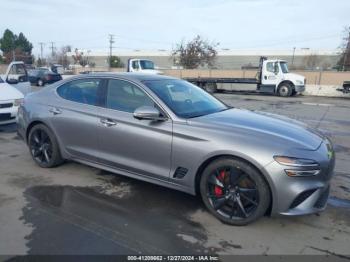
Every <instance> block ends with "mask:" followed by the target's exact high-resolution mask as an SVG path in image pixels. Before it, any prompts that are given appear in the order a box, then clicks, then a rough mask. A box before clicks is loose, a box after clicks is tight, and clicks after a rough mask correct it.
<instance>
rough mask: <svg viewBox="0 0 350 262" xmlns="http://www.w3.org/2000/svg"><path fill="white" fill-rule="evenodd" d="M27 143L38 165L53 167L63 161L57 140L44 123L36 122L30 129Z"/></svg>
mask: <svg viewBox="0 0 350 262" xmlns="http://www.w3.org/2000/svg"><path fill="white" fill-rule="evenodd" d="M28 145H29V150H30V153H31V156H32V158H33V160H34V161H35V163H37V164H38V165H39V166H40V167H45V168H50V167H55V166H57V165H59V164H61V163H62V162H63V159H62V157H61V153H60V151H59V147H58V143H57V140H56V138H55V136H54V134H53V133H52V132H51V130H50V129H49V128H48V127H47V126H45V125H42V124H38V125H36V126H34V127H33V128H32V129H31V130H30V132H29V136H28Z"/></svg>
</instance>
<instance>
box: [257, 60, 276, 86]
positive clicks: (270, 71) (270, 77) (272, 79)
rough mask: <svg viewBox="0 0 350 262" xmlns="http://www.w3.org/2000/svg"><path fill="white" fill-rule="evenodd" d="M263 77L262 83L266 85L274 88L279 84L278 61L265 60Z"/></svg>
mask: <svg viewBox="0 0 350 262" xmlns="http://www.w3.org/2000/svg"><path fill="white" fill-rule="evenodd" d="M263 73H264V75H263V77H262V79H261V83H262V84H263V85H264V86H271V87H272V88H274V87H275V86H276V84H277V79H278V73H279V67H278V63H277V62H270V61H268V62H267V61H265V62H264V65H263Z"/></svg>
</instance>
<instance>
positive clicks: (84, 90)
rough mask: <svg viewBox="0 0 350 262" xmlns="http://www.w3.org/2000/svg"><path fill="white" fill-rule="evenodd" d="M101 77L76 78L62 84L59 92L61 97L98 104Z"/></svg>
mask: <svg viewBox="0 0 350 262" xmlns="http://www.w3.org/2000/svg"><path fill="white" fill-rule="evenodd" d="M101 81H102V80H101V79H84V80H75V81H71V82H69V83H66V84H64V85H62V86H60V87H59V88H58V89H57V93H58V95H59V96H60V97H62V98H64V99H67V100H70V101H74V102H78V103H83V104H88V105H96V104H97V101H98V87H99V85H100V83H101Z"/></svg>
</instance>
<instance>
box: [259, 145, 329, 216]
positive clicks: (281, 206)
mask: <svg viewBox="0 0 350 262" xmlns="http://www.w3.org/2000/svg"><path fill="white" fill-rule="evenodd" d="M327 143H328V141H327V140H325V141H324V142H323V143H322V144H321V145H320V147H319V148H318V149H317V150H315V151H309V152H308V153H307V154H308V156H309V158H310V159H314V160H316V161H317V162H318V163H319V164H320V165H319V167H318V169H320V170H321V172H320V173H319V174H318V175H315V176H307V177H289V176H288V175H287V174H286V173H285V169H290V167H287V166H283V165H281V164H279V163H277V162H276V161H274V162H272V163H270V164H269V165H268V166H266V167H265V168H266V170H267V172H268V173H269V174H270V178H271V180H272V185H270V186H271V189H272V191H273V192H272V194H273V203H272V210H271V215H306V214H312V213H317V212H320V211H323V210H324V209H325V208H326V205H327V200H328V196H329V190H330V180H331V178H332V176H333V170H334V166H335V155H334V153H332V154H329V146H328V147H327ZM296 169H299V170H301V169H300V168H296ZM303 169H305V168H303Z"/></svg>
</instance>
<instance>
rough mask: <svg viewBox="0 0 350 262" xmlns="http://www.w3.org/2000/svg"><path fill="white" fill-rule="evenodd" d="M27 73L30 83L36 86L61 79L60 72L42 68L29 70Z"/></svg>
mask: <svg viewBox="0 0 350 262" xmlns="http://www.w3.org/2000/svg"><path fill="white" fill-rule="evenodd" d="M28 75H29V81H30V83H31V84H35V85H37V86H44V85H45V84H52V83H55V82H57V81H60V80H62V76H61V75H60V74H57V73H54V72H51V71H50V70H49V69H43V68H41V69H34V70H30V71H29V73H28Z"/></svg>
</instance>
